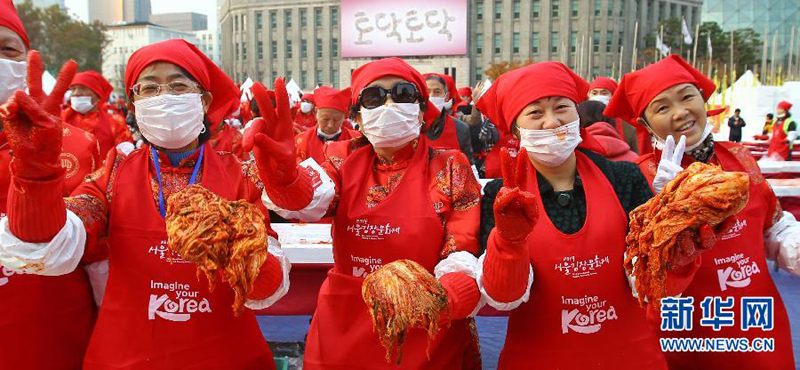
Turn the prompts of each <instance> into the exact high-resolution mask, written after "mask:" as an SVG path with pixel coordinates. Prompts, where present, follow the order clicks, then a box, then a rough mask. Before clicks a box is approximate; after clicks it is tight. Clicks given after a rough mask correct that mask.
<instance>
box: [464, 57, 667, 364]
mask: <svg viewBox="0 0 800 370" xmlns="http://www.w3.org/2000/svg"><path fill="white" fill-rule="evenodd" d="M588 88H589V84H588V83H587V82H586V81H584V80H583V79H582V78H581V77H580V76H577V75H576V74H575V73H574V72H572V71H571V70H570V69H569V68H567V67H566V66H564V65H563V64H561V63H558V62H543V63H537V64H533V65H530V66H527V67H524V68H520V69H517V70H515V71H512V72H508V73H506V74H503V75H502V76H500V78H498V79H497V81H495V83H494V84H493V85H492V86H491V87H490V88H489V90H488V91H487V92H486V93H485V94H484V95H483V96H482V97H481V99H480V100H478V103H477V108H478V109H480V111H481V112H482V113H483V114H485V115H487V116H488V117H489V119H491V120H492V122H495V123H497V125H498V128H500V127H502V128H503V130H504V131H506V132H510V133H512V134H513V135H514V136H517V137H519V138H520V141H521V144H520V145H521V147H522V149H521V150H520V152H519V155H518V156H517V158H516V160H514V159H512V158H511V156H510V155H508V153H507V151H503V154H502V156H503V158H501V162H502V167H503V180H502V181H503V182H502V183H501V184H499V181H500V180H495V181H494V184H489V185H487V189H488V190H486V197H485V198H484V202H487V201H488V202H493V203H494V206H493V208H494V219H493V220H491V221H489V222H492V223H494V230H492V232H491V234H490V235H489V240H488V247H487V251H486V254H484V255H483V256H481V260H480V262H479V265H478V284H479V286H480V288H481V293H483V296H484V298H485V299H486V300H487V302H488V303H489V305H491V306H493V307H495V308H497V309H499V310H504V311H510V317H509V322H508V333H507V335H506V341H505V346H504V347H503V351H502V353H501V354H500V363H499V365H498V368H500V369H584V368H586V369H589V368H592V369H594V368H608V369H665V368H666V362H665V360H664V356H663V355H662V354H661V351H660V349H659V346H658V341H657V338H656V335H655V332H654V331H653V330H652V328H651V327H650V326H649V325H648V323H647V320H646V315H645V311H644V309H642V308H641V307H640V306H639V303H638V301H637V300H636V299H635V298H634V297H633V295H632V294H631V288H630V286H629V284H628V281H627V279H626V277H625V268H624V266H623V260H624V257H623V253H624V250H625V235H626V233H627V225H628V219H627V213H628V212H630V211H631V210H632V209H633V208H635V207H637V206H638V205H640V204H642V203H644V202H645V201H647V199H648V198H650V197H652V192H651V191H650V188H649V186H648V184H647V182H646V181H645V179H644V177H643V176H642V174H641V172H640V171H639V169H638V168H637V167H636V165H635V164H633V163H628V162H611V161H609V160H607V159H605V158H603V154H604V153H603V151H602V147H601V146H600V145H599V143H598V142H597V141H596V140H594V138H593V137H592V136H591V135H589V134H588V133H586V132H585V131H581V130H580V120H579V117H578V111H577V104H578V103H580V102H581V101H582V100H584V99H585V98H586V93H587V91H588ZM576 147H577V148H578V150H576ZM499 186H502V188H501V189H500V190H499V192H498V193H497V194H496V199H495V198H494V195H495V194H493V192H494V191H496V189H497V188H498V187H499ZM492 189H495V190H492Z"/></svg>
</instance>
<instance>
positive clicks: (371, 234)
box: [347, 218, 400, 240]
mask: <svg viewBox="0 0 800 370" xmlns="http://www.w3.org/2000/svg"><path fill="white" fill-rule="evenodd" d="M347 231H348V232H350V233H352V234H353V235H355V236H357V237H359V238H361V239H363V240H384V239H386V237H388V236H391V235H400V227H399V226H398V227H392V224H391V223H389V222H387V223H386V224H383V225H374V224H371V223H369V221H367V219H365V218H362V219H358V220H356V222H355V223H354V224H352V225H350V226H348V227H347Z"/></svg>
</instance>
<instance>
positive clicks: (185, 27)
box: [150, 12, 208, 32]
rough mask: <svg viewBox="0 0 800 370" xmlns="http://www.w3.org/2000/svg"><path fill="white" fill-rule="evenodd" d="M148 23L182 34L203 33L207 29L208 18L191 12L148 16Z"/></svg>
mask: <svg viewBox="0 0 800 370" xmlns="http://www.w3.org/2000/svg"><path fill="white" fill-rule="evenodd" d="M150 23H154V24H157V25H159V26H164V27H167V28H171V29H173V30H178V31H184V32H193V31H203V30H207V29H208V16H207V15H205V14H200V13H193V12H186V13H162V14H150Z"/></svg>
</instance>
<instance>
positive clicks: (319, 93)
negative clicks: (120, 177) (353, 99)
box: [314, 86, 350, 114]
mask: <svg viewBox="0 0 800 370" xmlns="http://www.w3.org/2000/svg"><path fill="white" fill-rule="evenodd" d="M314 97H315V98H316V99H317V109H320V108H331V109H336V110H338V111H340V112H343V113H345V114H347V113H348V112H349V110H350V88H349V87H346V88H344V90H337V89H334V88H332V87H328V86H320V87H318V88H317V89H316V90H314Z"/></svg>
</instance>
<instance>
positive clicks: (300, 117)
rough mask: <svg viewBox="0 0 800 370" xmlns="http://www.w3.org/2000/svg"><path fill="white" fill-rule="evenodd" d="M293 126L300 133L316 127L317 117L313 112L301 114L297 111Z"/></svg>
mask: <svg viewBox="0 0 800 370" xmlns="http://www.w3.org/2000/svg"><path fill="white" fill-rule="evenodd" d="M294 125H295V128H297V129H299V130H300V132H303V131H305V130H308V129H310V128H312V127H317V116H316V115H315V114H314V112H310V113H303V112H300V111H299V110H298V111H297V115H296V116H294Z"/></svg>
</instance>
